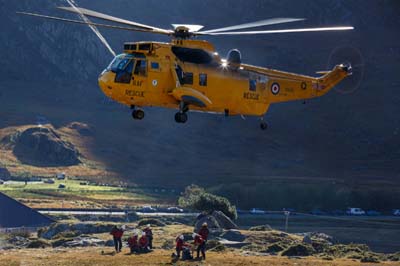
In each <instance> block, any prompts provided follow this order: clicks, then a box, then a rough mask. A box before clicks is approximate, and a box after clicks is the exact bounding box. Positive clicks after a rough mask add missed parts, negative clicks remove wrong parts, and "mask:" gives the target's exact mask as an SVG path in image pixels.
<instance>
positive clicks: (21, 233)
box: [10, 230, 31, 238]
mask: <svg viewBox="0 0 400 266" xmlns="http://www.w3.org/2000/svg"><path fill="white" fill-rule="evenodd" d="M16 236H18V237H23V238H29V237H30V236H31V233H30V232H29V231H27V230H21V231H15V232H12V233H10V238H13V237H16Z"/></svg>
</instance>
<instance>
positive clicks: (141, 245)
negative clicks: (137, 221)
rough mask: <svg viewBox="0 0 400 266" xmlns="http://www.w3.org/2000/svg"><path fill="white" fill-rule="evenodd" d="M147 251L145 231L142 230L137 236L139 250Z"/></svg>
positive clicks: (147, 243) (147, 242)
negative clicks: (139, 235) (138, 236)
mask: <svg viewBox="0 0 400 266" xmlns="http://www.w3.org/2000/svg"><path fill="white" fill-rule="evenodd" d="M148 251H149V241H148V239H147V236H146V233H145V232H143V233H142V236H141V237H140V238H139V252H148Z"/></svg>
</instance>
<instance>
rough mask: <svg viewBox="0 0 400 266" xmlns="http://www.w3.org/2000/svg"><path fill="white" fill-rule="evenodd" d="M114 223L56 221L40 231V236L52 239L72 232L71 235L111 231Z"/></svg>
mask: <svg viewBox="0 0 400 266" xmlns="http://www.w3.org/2000/svg"><path fill="white" fill-rule="evenodd" d="M113 226H114V224H106V223H76V224H68V223H56V224H53V225H51V226H49V227H47V228H44V229H41V230H39V232H38V237H41V238H45V239H52V238H54V237H56V236H57V235H59V234H62V233H64V234H65V232H70V233H71V235H81V234H100V233H106V232H110V231H111V229H112V227H113Z"/></svg>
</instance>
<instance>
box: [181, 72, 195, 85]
mask: <svg viewBox="0 0 400 266" xmlns="http://www.w3.org/2000/svg"><path fill="white" fill-rule="evenodd" d="M182 84H193V73H192V72H184V73H183V83H182Z"/></svg>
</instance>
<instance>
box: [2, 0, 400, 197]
mask: <svg viewBox="0 0 400 266" xmlns="http://www.w3.org/2000/svg"><path fill="white" fill-rule="evenodd" d="M76 2H77V3H78V4H79V5H80V6H81V7H87V8H91V9H95V10H98V11H100V12H104V13H108V14H111V15H114V16H118V17H122V18H126V19H132V20H135V21H138V22H142V23H145V24H151V25H154V26H159V27H169V25H170V24H171V23H196V24H203V25H206V26H207V28H208V29H211V28H214V27H222V26H226V25H227V26H229V25H233V24H239V23H244V22H248V21H256V20H261V19H265V18H269V17H287V16H293V17H305V18H308V20H307V21H305V22H301V23H297V24H287V25H281V26H280V27H279V28H284V27H288V28H291V27H293V28H295V27H307V26H323V25H348V24H350V25H353V26H355V28H356V29H355V30H354V31H352V32H342V33H335V32H331V33H304V34H297V33H293V34H286V35H268V36H246V37H240V38H239V37H218V38H217V37H215V38H209V39H208V40H210V41H212V42H213V43H214V44H215V45H216V47H217V49H218V51H220V54H222V55H224V54H226V52H227V51H228V50H229V49H231V48H238V49H240V50H241V51H242V55H243V61H244V62H246V63H250V64H255V65H261V66H267V67H274V68H278V69H282V70H287V71H294V72H298V73H304V74H310V75H314V72H315V71H318V70H325V69H326V67H327V66H328V65H329V64H330V63H329V61H330V60H329V59H330V55H332V51H334V50H335V49H336V48H343V47H344V49H347V48H348V49H351V50H353V51H356V52H357V53H358V52H359V53H360V54H361V55H362V59H363V63H364V69H365V72H364V78H363V80H362V82H361V84H360V86H359V87H358V89H357V90H356V91H355V92H353V93H350V94H341V93H336V92H334V91H332V92H330V93H329V94H328V95H326V96H324V97H322V98H320V99H315V100H312V101H310V102H308V103H307V104H306V105H303V104H302V103H301V102H292V103H283V104H279V105H273V106H272V107H271V108H270V110H269V112H268V114H267V115H266V120H267V121H268V122H269V123H270V126H271V127H270V129H269V130H268V131H266V132H262V131H260V130H259V129H258V124H257V121H256V119H255V118H248V119H247V120H242V119H241V118H240V117H232V118H224V117H222V116H211V115H208V114H199V113H190V116H189V122H188V124H185V125H181V124H179V125H178V124H175V122H174V121H173V114H174V112H175V111H174V110H164V109H158V108H148V109H146V118H145V120H144V121H140V122H138V121H132V120H131V118H130V115H129V110H128V108H125V107H121V106H119V105H118V104H116V103H111V102H110V101H108V100H107V99H105V98H104V96H103V95H102V93H101V92H100V90H99V89H98V88H97V75H98V74H99V73H100V72H101V70H102V69H103V68H104V67H105V66H106V65H107V64H108V62H109V61H110V60H111V56H110V54H109V53H108V51H107V50H106V49H105V48H104V47H103V46H102V44H101V43H100V42H99V40H98V39H97V38H96V36H95V35H94V34H93V33H92V32H91V31H90V30H89V29H88V28H87V27H85V26H80V25H70V24H63V23H59V22H54V21H45V20H41V19H36V18H30V17H22V16H17V15H15V13H14V12H15V11H21V10H22V11H28V12H39V13H44V14H50V15H57V16H63V17H71V18H75V17H74V15H70V14H64V13H63V12H60V11H56V10H55V6H58V5H67V3H66V2H65V1H49V0H40V1H27V0H26V1H15V2H10V1H7V2H6V1H1V2H0V14H1V19H0V20H1V23H0V29H1V31H2V32H3V34H2V35H1V36H0V48H1V50H2V51H3V53H2V56H1V57H0V63H1V64H2V65H3V66H5V67H2V68H1V69H0V77H1V81H0V116H1V119H0V127H8V126H16V125H25V124H32V123H34V122H35V121H36V120H37V117H38V116H44V117H46V118H47V119H48V120H49V121H50V123H52V124H53V125H54V126H55V127H63V126H65V125H67V124H69V123H71V122H73V121H78V122H82V123H85V124H88V125H90V127H91V128H93V132H92V138H93V141H94V143H93V144H92V145H90V148H89V149H90V153H91V154H92V155H93V156H94V157H95V158H96V159H97V161H98V162H99V163H101V164H104V165H105V168H106V169H107V170H108V171H110V172H115V173H117V174H118V175H120V176H121V177H123V178H125V179H127V180H129V181H132V182H135V183H141V184H151V185H160V186H179V187H181V186H184V185H186V184H189V183H192V182H194V183H202V184H206V185H217V184H221V183H222V184H230V183H242V184H247V185H248V186H250V187H251V186H254V184H255V183H258V184H260V183H266V184H268V182H270V180H272V179H276V178H278V179H279V178H281V180H283V181H282V182H283V183H285V182H290V183H291V184H293V183H294V184H296V183H301V184H304V183H307V181H305V180H309V181H310V182H311V183H313V184H314V183H319V182H322V181H320V180H324V181H323V182H324V184H329V183H330V182H331V180H335V182H337V180H339V181H340V182H343V183H344V186H345V187H349V188H352V187H354V188H359V187H360V184H369V183H368V182H370V180H375V181H377V182H387V183H389V184H390V186H392V187H398V185H399V181H398V178H399V172H400V166H399V165H400V164H399V163H398V162H399V160H400V149H399V147H400V138H399V135H398V134H399V131H400V119H399V117H398V114H399V111H400V104H399V103H400V94H399V93H398V92H397V90H398V88H399V85H400V82H399V79H398V77H397V73H398V71H399V70H400V66H399V64H398V62H399V59H400V50H399V45H400V37H399V35H398V34H397V31H398V27H399V26H400V17H399V12H398V10H399V9H400V5H399V3H398V2H397V1H372V0H371V1H344V0H343V1H334V2H327V1H322V0H320V1H303V2H301V3H300V2H295V1H289V0H286V1H280V2H276V1H261V0H257V1H256V0H252V1H235V4H234V5H232V2H231V1H211V0H206V1H182V0H174V1H157V0H150V1H146V2H135V3H133V2H132V1H127V0H118V1H113V4H110V2H109V1H104V0H103V1H95V2H94V1H88V0H81V1H76ZM360 6H362V7H363V8H360ZM271 28H278V27H271ZM101 32H102V33H104V35H105V37H106V39H108V40H109V41H110V44H111V46H112V47H113V48H114V49H115V50H116V51H117V52H121V50H122V44H123V42H124V41H139V40H161V41H168V39H167V38H165V37H160V36H153V35H150V34H140V33H127V32H120V31H111V30H108V29H107V30H101ZM10 170H11V171H13V168H12V166H11V167H10ZM292 177H293V178H292ZM287 180H290V181H287ZM296 180H297V181H296ZM373 184H374V183H373ZM371 186H373V185H371ZM229 193H231V192H229Z"/></svg>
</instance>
